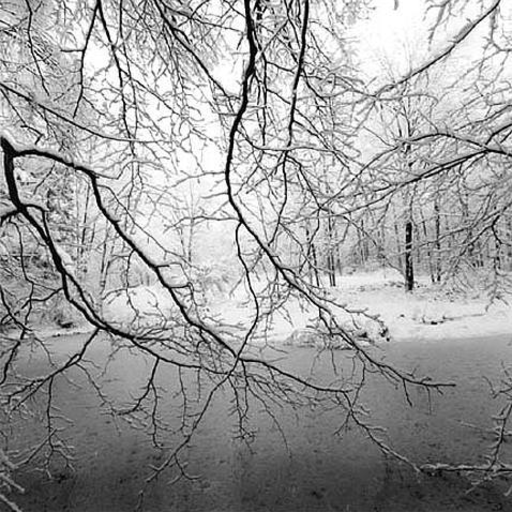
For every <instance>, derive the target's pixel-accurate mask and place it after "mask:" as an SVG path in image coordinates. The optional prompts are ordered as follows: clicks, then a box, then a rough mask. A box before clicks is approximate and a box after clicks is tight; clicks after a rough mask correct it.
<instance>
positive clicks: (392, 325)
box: [105, 269, 512, 342]
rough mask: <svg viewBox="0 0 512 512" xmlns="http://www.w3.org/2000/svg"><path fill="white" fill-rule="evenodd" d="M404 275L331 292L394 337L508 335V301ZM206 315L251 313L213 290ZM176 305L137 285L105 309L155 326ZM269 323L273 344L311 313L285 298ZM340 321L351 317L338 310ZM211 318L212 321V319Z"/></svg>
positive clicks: (379, 276) (239, 321)
mask: <svg viewBox="0 0 512 512" xmlns="http://www.w3.org/2000/svg"><path fill="white" fill-rule="evenodd" d="M402 281H403V279H402V277H401V276H400V274H399V273H398V272H397V271H396V270H393V269H381V270H377V271H372V272H358V273H353V274H347V275H343V276H341V277H339V278H338V286H337V287H336V288H331V289H329V290H328V291H329V293H330V294H331V295H332V296H333V297H335V298H336V299H337V300H338V301H339V302H340V303H343V304H345V305H346V306H347V307H348V308H350V309H351V310H363V311H365V312H367V313H368V314H369V315H378V316H379V317H380V318H381V319H382V320H383V321H384V323H385V324H386V325H387V327H388V329H389V333H390V335H391V339H392V340H394V341H408V342H414V341H419V340H450V339H467V338H475V337H483V336H492V335H500V334H508V333H510V334H512V308H511V306H510V305H509V304H510V302H509V303H506V302H503V301H496V302H494V303H490V301H489V299H488V298H487V297H486V296H485V294H484V293H483V292H480V291H476V290H471V291H466V292H463V291H461V290H457V291H454V290H453V289H450V288H448V287H440V286H436V285H432V284H431V283H430V282H429V280H428V278H427V277H423V276H420V277H419V278H417V287H416V289H415V290H414V291H413V292H412V293H406V292H405V291H404V288H403V285H402ZM212 297H213V300H211V304H210V306H209V310H208V314H209V315H210V316H211V319H212V324H215V322H218V324H219V325H227V326H228V328H229V326H231V327H232V328H233V329H236V328H237V326H238V327H240V326H243V325H246V326H247V325H248V324H249V322H250V321H251V319H252V318H253V315H254V309H253V308H252V307H251V305H250V302H248V303H244V302H243V301H242V300H241V297H240V294H237V293H236V292H235V293H233V294H231V295H229V296H228V294H227V293H222V290H221V289H220V288H219V289H215V290H213V291H212V296H210V299H212ZM173 311H176V309H175V308H174V307H173V305H172V304H171V301H170V298H169V297H168V296H166V293H165V291H164V290H161V289H160V290H159V289H158V287H155V286H153V287H138V288H135V289H132V290H131V291H130V295H129V296H128V295H127V294H126V292H123V293H122V294H120V295H115V296H113V297H111V298H110V299H109V300H108V301H107V302H106V304H105V313H106V315H107V317H108V318H109V319H111V320H114V321H116V322H120V323H124V324H126V323H130V322H134V325H135V324H136V325H146V326H148V325H153V326H155V325H158V324H160V323H162V322H165V319H166V318H170V317H172V315H173V313H172V312H173ZM272 313H273V315H272V318H271V321H269V323H268V324H263V323H262V324H261V325H260V330H261V332H262V333H263V332H264V331H265V330H267V332H268V333H269V336H270V337H271V339H272V340H273V342H278V341H279V340H282V341H286V340H290V339H291V338H292V337H293V336H297V334H300V333H301V332H306V331H307V330H308V329H310V328H311V326H312V325H313V324H314V317H315V311H311V310H305V309H304V308H303V307H301V306H300V305H299V303H298V302H293V301H292V302H289V303H288V304H287V305H286V306H285V307H284V308H282V309H281V310H276V311H273V312H272ZM340 318H341V320H342V322H348V321H349V318H350V317H349V316H348V315H346V314H345V313H343V312H342V311H341V310H340ZM361 318H362V317H361V316H359V322H362V328H363V329H365V328H366V329H368V330H370V327H369V324H370V323H371V321H368V320H365V319H364V318H362V319H361ZM214 319H215V320H214Z"/></svg>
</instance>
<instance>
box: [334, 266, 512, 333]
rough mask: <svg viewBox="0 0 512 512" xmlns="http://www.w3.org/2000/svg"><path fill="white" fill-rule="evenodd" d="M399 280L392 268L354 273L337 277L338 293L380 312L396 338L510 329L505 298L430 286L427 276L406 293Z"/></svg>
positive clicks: (511, 310)
mask: <svg viewBox="0 0 512 512" xmlns="http://www.w3.org/2000/svg"><path fill="white" fill-rule="evenodd" d="M402 282H403V279H402V277H401V276H400V274H399V273H398V272H397V271H395V270H393V269H386V270H379V271H376V272H368V273H357V274H352V275H347V276H342V277H341V279H340V284H339V287H338V289H339V291H338V293H339V296H340V298H342V300H343V301H344V302H347V303H348V304H350V305H351V306H360V307H367V308H368V312H370V313H377V314H379V315H380V317H381V318H382V319H383V320H384V321H385V322H386V324H387V325H388V327H389V331H390V333H391V336H392V338H393V339H395V340H397V341H417V340H441V339H457V338H474V337H479V336H492V335H498V334H512V308H511V306H510V305H508V304H505V303H504V302H496V303H494V304H491V305H490V304H489V300H488V298H486V297H485V296H484V294H483V293H481V294H474V295H473V296H471V297H469V296H464V294H463V293H461V292H458V293H455V292H453V291H450V290H448V289H443V288H440V287H438V286H433V285H431V284H430V283H429V281H428V278H426V277H420V278H419V279H418V286H417V288H416V289H415V290H414V291H413V292H412V293H406V292H405V291H404V289H403V287H402ZM475 295H476V296H475ZM509 303H510V302H509Z"/></svg>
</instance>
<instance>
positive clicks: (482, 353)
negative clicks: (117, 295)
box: [10, 336, 512, 512]
mask: <svg viewBox="0 0 512 512" xmlns="http://www.w3.org/2000/svg"><path fill="white" fill-rule="evenodd" d="M80 340H83V338H80V337H76V338H75V339H64V338H60V339H55V340H54V341H53V342H52V343H53V344H54V348H57V347H58V351H62V347H63V346H64V347H68V346H72V345H73V344H75V342H78V341H80ZM509 341H510V338H509V337H503V336H502V337H495V338H485V339H471V340H457V341H435V342H414V343H391V344H388V345H385V346H384V350H385V353H386V358H387V359H388V360H389V361H391V362H395V363H398V364H399V365H401V367H402V368H404V369H410V370H412V369H414V368H417V370H418V372H419V373H426V374H430V375H432V376H433V377H434V378H435V379H439V380H444V381H454V382H456V383H457V387H456V388H453V389H452V388H450V389H446V390H445V391H444V392H443V394H442V395H438V394H436V393H433V394H432V395H431V399H430V400H429V399H428V397H427V395H426V394H425V393H424V392H420V391H417V390H413V391H412V392H411V395H410V398H411V400H412V401H413V403H414V407H411V406H410V405H408V403H407V401H406V400H405V397H404V394H403V391H402V390H401V389H395V388H394V387H393V386H391V385H388V384H386V383H385V382H384V381H383V380H382V379H377V378H376V377H375V376H372V375H368V377H367V383H366V385H365V388H364V395H363V401H364V403H366V404H367V406H368V408H369V410H371V411H372V422H373V423H374V424H375V425H381V426H383V427H385V428H386V429H387V431H388V434H389V439H390V441H391V442H392V443H393V446H394V447H395V448H396V449H397V450H399V451H401V452H402V453H403V454H404V455H406V456H407V457H409V458H411V459H413V460H414V461H416V462H417V463H420V464H421V463H428V462H453V463H457V462H460V463H462V462H464V463H467V462H482V457H481V455H478V454H481V453H482V452H483V450H484V447H485V446H486V445H487V444H488V443H489V440H490V438H489V436H488V434H486V433H485V432H484V431H483V430H480V429H478V428H474V427H471V426H468V425H467V424H470V425H474V426H476V427H482V428H483V429H486V428H487V429H488V428H490V427H491V423H490V416H491V415H492V414H493V413H494V412H495V411H496V410H497V408H498V404H497V403H495V402H494V401H493V400H492V399H491V397H490V394H489V387H488V385H487V384H486V383H485V380H484V376H488V377H490V378H494V379H496V380H498V378H499V376H500V372H501V371H502V368H501V364H502V362H505V363H506V362H510V360H511V358H510V351H511V347H510V346H509ZM289 350H290V354H289V357H288V359H287V360H286V363H285V364H287V365H290V367H293V368H295V369H296V370H298V371H301V372H304V373H306V372H309V371H314V372H319V373H318V374H320V375H324V374H325V376H326V378H328V374H329V372H330V371H331V362H330V357H328V355H327V354H324V355H323V356H321V357H320V358H317V357H315V356H316V353H315V352H314V351H313V350H312V349H310V348H293V349H289ZM106 351H107V347H106V344H103V345H102V344H100V343H98V344H97V345H96V346H95V348H93V350H92V352H91V354H92V355H91V356H90V357H92V358H93V359H98V360H101V358H102V357H104V356H105V354H106ZM334 356H335V358H348V359H350V353H349V352H347V351H337V352H335V353H334ZM312 361H315V363H314V365H313V366H312ZM343 364H344V363H343ZM343 364H342V366H343ZM347 364H350V363H349V362H347ZM31 371H34V372H37V371H38V363H37V361H32V366H31ZM149 371H150V366H149V365H148V364H147V363H146V362H145V361H144V360H143V358H141V357H140V356H133V355H130V354H129V353H128V352H125V353H123V354H121V355H118V356H117V358H116V360H114V361H113V363H112V365H111V366H110V370H109V373H108V374H106V375H105V376H104V380H105V390H106V392H107V395H106V396H107V398H108V397H110V398H115V399H119V398H122V397H127V396H129V393H130V392H133V393H135V394H140V393H138V391H139V388H140V385H141V383H142V382H143V380H144V376H145V375H147V374H148V372H149ZM71 375H72V376H73V377H74V379H73V380H74V384H77V385H80V386H81V387H75V386H74V385H73V383H70V382H68V381H66V380H64V379H57V380H56V381H55V384H54V394H55V397H56V399H57V402H56V403H57V404H58V405H59V407H60V410H59V414H61V415H62V416H65V417H67V418H69V419H70V420H72V421H73V424H69V426H68V430H67V432H66V434H65V436H66V437H67V439H69V440H70V441H71V442H72V444H73V445H74V446H75V449H76V454H77V456H76V461H75V463H74V468H75V471H74V472H70V471H68V470H66V469H65V468H64V466H63V465H62V463H61V462H59V461H58V460H54V461H53V464H54V467H53V468H52V469H53V471H54V473H55V474H56V475H58V478H57V481H50V480H49V479H48V477H47V476H46V475H45V474H43V473H39V472H26V473H24V474H22V475H19V480H20V482H21V483H22V484H24V485H25V486H26V488H27V489H28V490H29V492H28V494H27V495H26V496H25V497H21V498H19V499H18V502H19V504H20V505H21V506H22V508H23V509H24V510H26V511H42V510H48V511H61V510H72V511H76V512H97V511H105V512H124V511H129V510H132V509H133V508H134V507H135V504H136V502H137V496H138V491H139V489H140V488H141V487H142V486H143V484H144V478H145V477H147V476H148V475H149V474H150V472H149V469H148V466H149V465H150V464H158V463H159V462H161V461H162V460H163V459H162V457H163V455H162V453H160V452H159V451H158V450H156V449H155V448H153V447H152V446H151V443H150V439H148V437H147V436H146V435H145V434H144V433H142V432H141V431H140V430H137V429H133V428H129V427H128V426H127V425H126V424H124V423H123V422H121V421H119V420H117V421H116V420H115V418H112V417H111V416H110V415H108V414H106V413H105V409H102V408H101V407H99V406H100V402H101V398H100V397H99V396H98V394H97V393H95V392H94V391H93V390H92V389H91V387H90V386H87V385H86V383H85V382H84V378H83V376H82V375H81V374H77V372H76V371H75V370H73V372H72V373H71ZM159 384H160V385H162V386H163V387H166V388H167V389H170V390H171V393H169V396H171V398H170V399H169V401H168V404H167V406H168V414H169V418H170V419H171V422H172V421H173V418H175V421H176V424H179V410H180V407H179V405H180V404H181V401H180V397H179V396H174V397H172V396H173V393H172V391H176V385H177V378H176V374H175V373H174V372H172V371H168V372H164V373H163V374H162V375H161V376H160V379H159ZM229 410H230V404H229V401H228V399H227V395H224V394H220V395H218V396H217V398H216V400H215V403H214V407H213V408H212V409H211V410H210V412H209V413H208V415H207V416H206V417H205V419H204V423H203V424H202V426H201V427H200V429H199V430H198V432H197V434H196V437H195V438H194V440H193V442H192V445H191V447H190V448H189V449H188V450H187V451H186V452H185V454H184V458H183V460H184V461H185V462H186V463H187V472H189V473H190V474H191V475H197V476H198V477H199V478H198V479H197V480H181V481H179V482H178V483H176V484H174V485H170V480H172V479H173V477H174V476H175V474H173V473H171V472H169V473H164V474H163V475H162V476H161V478H160V479H159V480H158V481H157V482H156V483H153V484H151V485H150V486H149V487H148V489H147V493H146V498H145V500H144V507H145V508H144V510H149V511H155V512H156V511H158V512H163V511H173V512H174V511H183V512H184V511H198V512H199V511H201V512H202V511H204V512H206V511H219V512H220V511H223V512H228V511H229V512H236V511H250V512H255V511H258V512H259V511H283V512H285V511H286V512H287V511H343V512H348V511H351V512H367V511H368V512H370V511H372V512H375V511H381V512H384V511H389V512H398V511H404V512H405V511H410V510H418V511H426V512H434V511H436V512H441V511H452V510H453V511H454V510H464V511H474V512H476V511H487V510H489V511H491V510H512V501H510V500H511V498H506V497H504V496H503V490H504V489H503V488H501V485H500V484H498V483H494V484H489V485H487V486H485V487H481V488H479V489H477V490H476V491H474V492H472V493H471V494H466V492H465V491H466V490H467V489H468V481H467V480H466V479H465V478H463V477H460V476H457V475H449V476H439V475H438V476H427V475H421V476H420V478H419V479H418V478H417V477H416V476H415V475H414V474H413V472H412V471H411V470H410V469H409V468H408V467H405V466H400V465H398V464H397V463H396V461H394V460H390V459H388V458H386V457H385V456H383V455H382V453H381V452H380V451H379V450H377V449H376V448H375V446H373V445H372V444H371V443H370V442H369V441H368V440H367V439H365V438H364V437H363V436H362V434H361V432H359V431H358V430H356V429H351V430H349V431H347V432H343V434H342V435H335V434H334V432H335V431H336V429H337V428H338V426H339V424H340V421H341V420H340V415H339V412H338V411H336V410H330V411H324V412H323V413H321V412H320V411H319V410H311V409H304V408H303V409H298V410H295V411H293V410H290V409H283V410H278V409H276V410H274V411H272V412H273V413H274V414H275V415H276V417H277V419H278V420H279V424H280V426H281V428H282V432H280V431H279V429H277V428H276V427H275V426H274V425H273V424H272V422H271V421H270V419H269V417H268V415H267V414H264V413H263V412H262V411H261V410H260V408H259V407H258V404H257V403H251V404H250V409H249V411H250V415H251V421H252V425H253V427H254V430H255V433H256V437H255V439H254V441H253V442H252V443H251V444H250V446H247V445H246V444H244V443H243V442H241V441H238V440H233V434H234V433H235V431H236V430H235V424H234V422H235V418H234V417H232V416H230V415H229ZM282 434H284V436H285V438H286V443H285V442H284V441H283V437H282ZM10 436H11V437H12V439H13V440H14V441H15V442H16V443H19V444H22V445H25V446H27V443H35V442H36V441H37V440H38V439H39V438H40V436H41V425H40V424H38V423H36V424H29V425H25V426H23V427H22V428H15V429H13V431H12V432H11V433H10ZM169 439H171V438H169ZM511 455H512V454H511ZM59 464H60V466H59ZM61 466H62V467H61Z"/></svg>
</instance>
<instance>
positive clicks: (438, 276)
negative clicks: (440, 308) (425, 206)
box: [434, 199, 442, 283]
mask: <svg viewBox="0 0 512 512" xmlns="http://www.w3.org/2000/svg"><path fill="white" fill-rule="evenodd" d="M434 212H435V220H434V222H435V229H436V234H435V255H436V265H435V266H436V268H435V275H434V278H435V282H436V283H440V282H441V271H442V268H441V215H440V214H439V203H438V200H437V199H436V200H435V201H434Z"/></svg>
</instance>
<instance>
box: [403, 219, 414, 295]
mask: <svg viewBox="0 0 512 512" xmlns="http://www.w3.org/2000/svg"><path fill="white" fill-rule="evenodd" d="M412 233H413V226H412V221H411V220H408V221H407V222H406V223H405V289H406V291H408V292H410V291H412V290H413V288H414V264H413V258H412Z"/></svg>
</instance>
